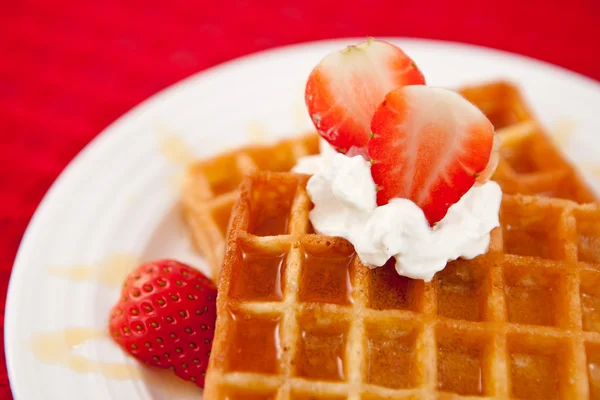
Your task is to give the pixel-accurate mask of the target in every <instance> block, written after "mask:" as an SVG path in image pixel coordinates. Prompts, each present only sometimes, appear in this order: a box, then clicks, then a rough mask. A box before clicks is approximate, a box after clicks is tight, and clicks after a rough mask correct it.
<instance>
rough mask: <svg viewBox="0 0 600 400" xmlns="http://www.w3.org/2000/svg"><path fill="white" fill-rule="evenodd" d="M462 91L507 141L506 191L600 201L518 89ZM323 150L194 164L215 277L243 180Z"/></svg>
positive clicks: (200, 226) (294, 145)
mask: <svg viewBox="0 0 600 400" xmlns="http://www.w3.org/2000/svg"><path fill="white" fill-rule="evenodd" d="M460 93H461V94H462V95H463V96H465V97H466V98H467V99H468V100H469V101H471V102H472V103H473V104H475V105H476V106H477V107H479V108H480V109H481V110H482V111H483V112H484V114H486V115H487V116H488V118H489V119H490V121H491V122H492V123H493V124H494V126H495V128H496V131H497V133H498V135H499V136H500V137H501V138H502V149H501V159H500V164H499V166H498V169H497V171H496V174H495V175H494V180H496V181H497V182H498V183H499V184H500V186H501V187H502V190H503V191H504V192H505V193H521V194H530V195H534V194H535V195H545V196H551V197H561V198H566V199H570V200H574V201H576V202H578V203H586V202H591V201H595V196H594V194H593V192H592V191H591V189H589V188H588V186H587V185H586V183H585V182H584V181H583V179H582V178H581V177H580V175H579V174H578V173H577V171H576V170H575V169H574V168H573V167H572V166H571V165H570V163H569V162H568V161H567V160H565V159H564V157H563V156H562V154H561V152H560V151H559V150H558V149H557V148H556V146H555V145H554V143H553V142H552V140H551V138H550V137H549V136H548V135H547V134H546V133H544V132H543V130H542V129H541V127H540V126H539V124H538V123H537V121H536V119H535V117H534V116H533V114H532V113H531V111H530V110H529V108H528V106H527V104H526V102H525V99H524V98H523V96H522V94H521V93H520V92H519V90H518V89H517V88H516V87H515V86H514V85H512V84H510V83H506V82H494V83H488V84H481V85H476V86H472V87H466V88H463V89H461V90H460ZM317 152H318V138H317V135H315V134H310V135H306V136H304V137H300V138H297V139H291V140H286V141H283V142H280V143H278V144H274V145H270V146H262V147H247V148H241V149H238V150H236V151H233V152H230V153H227V154H223V155H220V156H217V157H215V158H212V159H209V160H203V161H198V162H197V163H194V164H193V165H192V166H190V168H189V170H188V174H187V181H186V185H185V186H184V190H183V196H182V199H183V206H184V207H183V208H184V213H185V219H186V221H187V224H188V226H189V228H190V231H191V233H192V237H193V239H194V243H195V245H196V248H197V249H198V250H199V251H200V253H202V254H203V255H204V256H205V258H206V259H207V261H208V263H209V265H210V266H211V268H212V271H213V275H214V276H217V274H218V271H219V269H220V267H221V261H222V257H223V248H224V246H225V235H226V232H227V227H228V221H229V216H230V213H231V208H232V207H233V204H234V203H235V200H236V199H237V196H238V191H237V187H238V185H239V183H240V182H241V180H242V178H243V176H244V175H246V174H248V173H250V172H253V171H257V170H270V171H275V172H287V171H288V170H289V169H291V168H292V167H293V166H294V165H295V163H296V160H297V159H298V158H299V157H302V156H304V155H309V154H315V153H317Z"/></svg>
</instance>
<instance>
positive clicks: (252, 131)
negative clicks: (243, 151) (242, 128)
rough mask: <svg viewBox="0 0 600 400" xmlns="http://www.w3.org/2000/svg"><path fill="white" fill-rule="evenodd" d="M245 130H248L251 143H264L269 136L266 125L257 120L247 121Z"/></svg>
mask: <svg viewBox="0 0 600 400" xmlns="http://www.w3.org/2000/svg"><path fill="white" fill-rule="evenodd" d="M246 130H247V131H248V137H249V138H250V142H251V143H255V144H261V143H265V142H266V141H267V139H268V137H269V131H268V130H267V127H266V126H265V125H264V124H262V123H260V122H258V121H251V122H248V125H247V127H246Z"/></svg>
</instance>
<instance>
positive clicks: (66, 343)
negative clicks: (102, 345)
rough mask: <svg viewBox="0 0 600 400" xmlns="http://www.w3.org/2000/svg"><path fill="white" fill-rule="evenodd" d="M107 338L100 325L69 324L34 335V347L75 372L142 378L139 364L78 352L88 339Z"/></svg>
mask: <svg viewBox="0 0 600 400" xmlns="http://www.w3.org/2000/svg"><path fill="white" fill-rule="evenodd" d="M105 339H108V334H107V333H106V332H104V331H102V330H99V329H91V328H66V329H62V330H60V331H56V332H48V333H39V334H36V335H34V336H33V337H32V339H31V348H32V351H33V354H34V356H35V357H36V358H37V359H38V360H40V361H42V362H44V363H46V364H55V365H62V366H64V367H66V368H68V369H69V370H71V371H73V372H77V373H97V374H101V375H102V376H104V377H106V378H108V379H114V380H129V379H139V378H140V377H141V374H140V371H139V370H138V368H136V366H135V365H129V364H123V363H112V362H103V361H96V360H91V359H89V358H87V357H85V356H82V355H79V354H76V353H75V350H76V349H77V348H78V347H80V346H83V345H84V344H86V343H87V342H90V341H96V340H105Z"/></svg>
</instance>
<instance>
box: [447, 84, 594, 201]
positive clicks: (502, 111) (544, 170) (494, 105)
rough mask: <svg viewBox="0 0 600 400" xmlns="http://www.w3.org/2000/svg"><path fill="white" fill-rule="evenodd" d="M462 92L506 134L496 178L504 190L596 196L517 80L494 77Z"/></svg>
mask: <svg viewBox="0 0 600 400" xmlns="http://www.w3.org/2000/svg"><path fill="white" fill-rule="evenodd" d="M459 92H460V93H461V94H462V95H463V96H464V97H465V98H466V99H467V100H469V101H470V102H472V103H473V104H475V105H476V106H477V107H478V108H479V109H480V110H481V111H482V112H483V113H484V114H485V115H486V116H487V117H488V118H489V120H490V121H491V122H492V124H493V125H494V127H495V129H496V133H497V134H498V135H499V136H500V137H501V138H502V150H501V160H500V165H499V166H498V169H497V171H496V173H495V175H494V177H493V179H494V180H495V181H497V182H498V183H499V184H500V186H501V187H502V190H503V192H504V193H509V194H513V193H520V194H536V195H542V196H548V197H558V198H563V199H569V200H573V201H575V202H577V203H587V202H592V201H596V196H595V194H594V192H593V191H592V190H591V189H590V188H589V186H588V185H587V184H586V183H585V181H584V180H583V178H582V177H581V175H580V174H579V172H578V171H577V170H576V169H574V168H573V166H572V165H571V163H570V162H569V161H568V160H567V159H566V158H565V156H564V155H563V153H562V152H561V151H560V150H559V149H558V148H557V147H556V145H555V144H554V143H553V141H552V138H551V137H550V136H549V135H548V134H546V133H545V132H544V131H543V129H542V127H541V126H540V124H539V123H538V121H537V120H536V119H535V117H534V115H533V114H532V112H531V110H530V109H529V107H528V105H527V102H526V101H525V98H524V97H523V95H522V93H521V92H520V91H519V89H518V88H517V87H516V86H515V85H512V84H510V83H507V82H495V83H490V84H485V85H477V86H471V87H465V88H463V89H461V90H460V91H459Z"/></svg>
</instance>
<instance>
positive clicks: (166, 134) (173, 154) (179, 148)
mask: <svg viewBox="0 0 600 400" xmlns="http://www.w3.org/2000/svg"><path fill="white" fill-rule="evenodd" d="M156 135H157V138H158V141H159V148H160V152H161V154H162V155H163V157H164V158H165V160H167V161H168V162H169V163H171V164H173V165H174V166H177V167H180V168H181V170H180V171H178V172H176V173H174V174H173V175H171V176H170V177H169V181H168V183H169V186H170V187H171V188H172V189H173V190H176V191H180V190H181V187H182V186H183V182H184V180H185V169H186V168H187V166H188V165H190V164H191V163H193V162H194V161H195V160H196V159H197V157H196V156H195V155H194V152H193V151H192V150H191V147H190V146H189V145H188V144H187V143H186V142H185V141H184V140H183V138H182V137H181V136H180V135H178V134H177V133H174V132H173V131H171V130H169V129H167V128H164V127H159V128H157V129H156Z"/></svg>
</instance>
